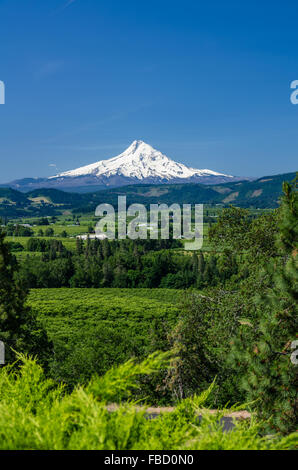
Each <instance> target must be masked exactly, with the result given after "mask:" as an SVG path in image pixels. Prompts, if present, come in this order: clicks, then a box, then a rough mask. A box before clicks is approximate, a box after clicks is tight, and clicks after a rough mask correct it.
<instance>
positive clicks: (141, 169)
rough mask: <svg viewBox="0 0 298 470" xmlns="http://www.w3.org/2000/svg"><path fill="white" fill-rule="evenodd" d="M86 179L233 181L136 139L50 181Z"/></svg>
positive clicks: (226, 176) (228, 177) (227, 176)
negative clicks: (110, 155)
mask: <svg viewBox="0 0 298 470" xmlns="http://www.w3.org/2000/svg"><path fill="white" fill-rule="evenodd" d="M83 176H84V177H87V176H88V177H93V178H97V179H101V180H105V181H107V180H108V179H111V178H115V177H117V178H119V177H120V178H122V179H124V178H125V179H126V180H127V181H128V180H129V182H134V181H135V182H137V181H139V182H178V181H181V182H183V180H189V181H193V182H194V181H197V182H198V180H199V179H202V178H204V179H208V178H210V177H213V178H214V177H215V178H217V177H220V178H221V179H227V180H230V178H233V177H231V176H229V175H224V174H222V173H217V172H215V171H212V170H198V169H195V168H189V167H187V166H186V165H183V164H182V163H178V162H175V161H174V160H171V159H170V158H169V157H167V156H166V155H164V154H163V153H162V152H160V151H159V150H156V149H154V148H153V147H152V146H151V145H149V144H147V143H146V142H144V141H143V140H134V141H133V142H132V143H131V144H130V146H129V147H128V148H127V149H126V150H124V152H122V153H120V155H117V156H116V157H113V158H110V159H107V160H100V161H98V162H96V163H93V164H91V165H86V166H83V167H80V168H77V169H75V170H71V171H66V172H64V173H60V174H58V175H56V176H53V177H51V178H50V179H51V180H53V179H55V178H75V177H83Z"/></svg>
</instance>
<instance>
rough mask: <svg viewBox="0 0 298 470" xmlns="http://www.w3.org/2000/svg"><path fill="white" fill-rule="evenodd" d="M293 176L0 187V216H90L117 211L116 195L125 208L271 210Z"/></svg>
mask: <svg viewBox="0 0 298 470" xmlns="http://www.w3.org/2000/svg"><path fill="white" fill-rule="evenodd" d="M294 178H295V173H286V174H283V175H275V176H267V177H263V178H259V179H258V180H256V181H242V182H231V183H225V184H218V185H209V186H208V185H203V184H160V185H153V184H138V185H136V184H135V185H130V186H122V187H121V188H110V189H105V190H101V191H94V192H89V193H88V194H78V193H69V192H64V191H60V190H57V189H51V188H43V189H37V190H34V191H30V192H28V193H26V194H23V193H21V192H19V191H15V190H12V189H10V188H0V216H1V215H2V216H6V217H30V216H45V215H54V214H61V213H63V212H64V211H65V210H67V211H75V212H77V213H80V212H85V213H86V212H90V213H94V211H95V208H96V207H97V205H98V204H101V203H108V204H112V205H114V207H115V209H117V203H118V196H126V197H127V205H130V204H132V203H142V204H145V205H146V206H147V207H148V206H149V204H154V203H159V204H160V203H165V204H169V205H170V204H173V203H177V204H200V203H201V204H223V205H225V206H228V205H230V204H232V205H236V206H240V207H252V208H260V209H263V208H275V207H278V200H279V198H280V196H281V193H282V182H283V181H292V180H293V179H294Z"/></svg>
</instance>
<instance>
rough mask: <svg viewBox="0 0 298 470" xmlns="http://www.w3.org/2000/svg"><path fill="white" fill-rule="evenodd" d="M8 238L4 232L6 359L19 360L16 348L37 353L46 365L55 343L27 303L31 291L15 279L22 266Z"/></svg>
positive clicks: (1, 281)
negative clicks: (19, 264)
mask: <svg viewBox="0 0 298 470" xmlns="http://www.w3.org/2000/svg"><path fill="white" fill-rule="evenodd" d="M4 238H5V234H4V233H0V340H1V341H3V342H4V345H5V356H6V362H7V363H10V362H13V361H14V360H15V353H14V351H13V350H15V351H18V352H24V353H30V354H34V355H37V356H38V359H39V360H40V361H41V362H42V363H43V365H44V366H45V365H46V360H48V359H49V354H50V351H51V344H50V343H49V341H48V338H47V335H46V333H45V332H44V330H43V328H42V327H41V325H40V324H39V323H38V321H37V320H36V318H35V317H34V315H33V313H32V312H31V310H30V309H29V308H28V307H26V306H25V301H26V297H27V291H26V289H25V288H24V287H23V286H22V285H21V283H20V282H18V281H17V280H16V279H15V273H16V271H17V269H18V265H17V262H16V259H15V257H14V256H13V255H12V254H11V253H10V250H9V245H8V244H7V243H5V241H4ZM46 358H47V359H46Z"/></svg>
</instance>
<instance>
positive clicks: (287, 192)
mask: <svg viewBox="0 0 298 470" xmlns="http://www.w3.org/2000/svg"><path fill="white" fill-rule="evenodd" d="M283 190H284V197H283V200H282V206H281V209H280V220H279V234H278V237H277V246H276V251H278V254H279V255H280V256H276V257H275V258H273V259H272V260H271V262H270V263H268V266H267V268H266V273H264V274H263V273H262V272H261V273H260V276H262V275H263V276H264V275H265V274H266V275H267V276H269V277H270V278H271V279H272V288H271V289H269V290H268V292H267V293H265V294H263V295H262V296H259V297H257V298H256V299H255V307H256V311H257V318H256V321H255V322H254V324H250V323H248V324H246V326H245V325H244V326H243V327H242V328H241V329H240V335H239V337H238V338H237V340H236V341H235V343H234V347H233V351H232V361H233V362H234V366H235V367H236V368H237V367H243V370H244V377H243V381H242V387H243V388H244V390H245V391H246V393H247V398H248V400H252V401H254V400H255V406H256V410H257V412H258V415H259V417H260V418H263V419H266V420H268V427H269V428H270V429H271V430H275V431H279V432H283V433H288V432H290V431H293V430H295V429H296V426H297V405H298V401H297V386H298V382H297V364H295V363H293V362H295V361H293V360H292V353H293V350H292V348H291V346H292V344H293V342H294V340H295V339H296V338H297V313H298V310H297V300H298V256H297V253H298V251H297V248H298V246H297V244H298V197H297V183H296V182H295V183H294V184H293V185H289V184H288V183H284V185H283ZM244 323H245V322H244ZM245 329H246V330H247V329H250V334H247V331H245ZM296 349H297V348H296Z"/></svg>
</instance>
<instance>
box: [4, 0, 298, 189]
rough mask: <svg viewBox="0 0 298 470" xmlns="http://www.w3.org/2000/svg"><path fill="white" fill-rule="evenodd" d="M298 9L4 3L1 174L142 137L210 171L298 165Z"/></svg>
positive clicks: (35, 170) (46, 171)
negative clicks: (296, 93)
mask: <svg viewBox="0 0 298 470" xmlns="http://www.w3.org/2000/svg"><path fill="white" fill-rule="evenodd" d="M297 13H298V4H297V1H286V0H283V1H274V0H272V1H271V2H267V1H260V0H259V1H254V0H250V1H240V2H239V1H228V0H227V1H223V0H221V1H200V0H197V1H195V0H184V1H176V0H171V1H168V0H158V1H156V0H150V1H145V0H139V1H134V0H125V1H123V0H121V1H120V0H104V1H101V0H73V1H71V0H70V1H67V0H26V1H24V0H0V80H2V81H4V82H5V85H6V104H5V105H1V106H0V158H1V167H0V168H1V173H0V182H1V183H5V182H8V181H11V180H13V179H16V178H22V177H29V176H50V175H52V174H55V173H56V168H57V169H58V170H59V171H60V170H61V171H62V170H68V169H73V168H76V167H78V166H83V165H85V164H88V163H93V162H95V161H97V160H100V159H103V158H109V157H112V156H115V155H117V154H118V153H120V152H122V151H123V150H124V149H125V148H126V147H127V146H128V145H129V144H130V143H131V142H132V141H133V140H134V139H143V140H145V141H146V142H148V143H150V144H151V145H153V146H154V147H156V148H158V149H159V150H161V151H163V152H164V153H166V154H167V155H168V156H169V157H171V158H173V159H175V160H177V161H180V162H183V163H185V164H187V165H191V166H193V167H196V168H209V169H212V170H217V171H222V172H225V173H229V174H234V175H241V176H243V175H245V176H263V175H268V174H277V173H285V172H289V171H295V170H297V161H298V158H297V148H298V105H297V106H294V105H293V104H291V102H290V93H291V90H290V83H291V81H293V80H295V79H298V27H297ZM53 165H56V167H55V166H53Z"/></svg>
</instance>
